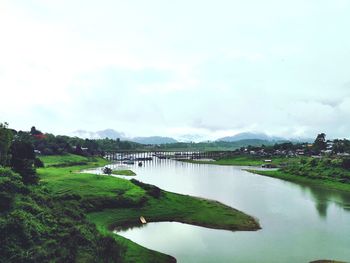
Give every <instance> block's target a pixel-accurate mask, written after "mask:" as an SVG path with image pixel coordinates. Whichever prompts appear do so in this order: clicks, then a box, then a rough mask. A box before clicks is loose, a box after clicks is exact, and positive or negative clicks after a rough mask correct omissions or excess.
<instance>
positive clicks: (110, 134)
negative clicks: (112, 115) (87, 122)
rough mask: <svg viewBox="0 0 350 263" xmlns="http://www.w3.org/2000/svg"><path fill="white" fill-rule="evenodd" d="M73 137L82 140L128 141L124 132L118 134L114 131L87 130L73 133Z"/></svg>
mask: <svg viewBox="0 0 350 263" xmlns="http://www.w3.org/2000/svg"><path fill="white" fill-rule="evenodd" d="M72 135H73V136H77V137H80V138H84V139H85V138H88V139H104V138H109V139H117V138H119V139H121V140H126V139H127V138H126V136H125V134H124V133H123V132H118V131H116V130H113V129H105V130H101V131H97V132H91V131H85V130H77V131H74V132H73V133H72Z"/></svg>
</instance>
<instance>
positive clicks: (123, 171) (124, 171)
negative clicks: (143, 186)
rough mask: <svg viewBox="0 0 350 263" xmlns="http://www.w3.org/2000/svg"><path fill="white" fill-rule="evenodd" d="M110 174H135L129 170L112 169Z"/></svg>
mask: <svg viewBox="0 0 350 263" xmlns="http://www.w3.org/2000/svg"><path fill="white" fill-rule="evenodd" d="M112 174H116V175H124V176H135V175H136V173H135V172H133V171H131V170H113V171H112Z"/></svg>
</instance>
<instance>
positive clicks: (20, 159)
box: [11, 138, 39, 184]
mask: <svg viewBox="0 0 350 263" xmlns="http://www.w3.org/2000/svg"><path fill="white" fill-rule="evenodd" d="M34 161H35V153H34V147H33V144H32V143H31V142H30V141H29V140H24V139H18V138H17V139H16V140H15V141H13V143H12V145H11V167H12V169H13V170H14V171H15V172H17V173H19V174H20V175H21V176H22V179H23V182H24V183H26V184H35V183H37V182H38V180H39V177H38V176H37V174H36V172H35V168H34Z"/></svg>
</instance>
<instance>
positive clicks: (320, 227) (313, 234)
mask: <svg viewBox="0 0 350 263" xmlns="http://www.w3.org/2000/svg"><path fill="white" fill-rule="evenodd" d="M131 167H132V169H133V170H134V171H135V172H136V173H137V179H138V180H141V181H143V182H146V183H151V184H155V185H157V186H159V187H160V188H162V189H165V190H168V191H173V192H177V193H183V194H190V195H195V196H201V197H205V198H209V199H215V200H218V201H221V202H223V203H225V204H227V205H230V206H232V207H234V208H237V209H239V210H241V211H244V212H245V213H248V214H250V215H252V216H254V217H256V218H258V219H259V221H260V224H261V226H262V230H260V231H257V232H231V231H224V230H213V229H207V228H203V227H196V226H191V225H186V224H181V223H173V222H164V223H150V224H147V225H146V226H144V227H141V228H133V229H131V230H127V231H125V232H119V234H120V235H122V236H124V237H126V238H129V239H131V240H133V241H135V242H137V243H139V244H141V245H143V246H145V247H148V248H151V249H154V250H157V251H161V252H164V253H167V254H170V255H172V256H175V257H176V258H177V260H178V262H293V263H294V262H309V261H311V260H316V259H337V260H342V261H350V195H349V194H344V193H340V192H336V191H326V190H324V189H321V188H317V187H310V186H302V185H298V184H294V183H290V182H285V181H282V180H278V179H274V178H269V177H264V176H259V175H254V174H251V173H248V172H245V171H242V170H241V168H239V167H233V166H215V165H204V164H201V165H198V164H188V163H182V162H176V161H169V160H158V161H153V162H149V163H146V164H145V165H144V166H143V167H137V166H136V165H134V166H131Z"/></svg>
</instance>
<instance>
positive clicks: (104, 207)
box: [38, 155, 260, 262]
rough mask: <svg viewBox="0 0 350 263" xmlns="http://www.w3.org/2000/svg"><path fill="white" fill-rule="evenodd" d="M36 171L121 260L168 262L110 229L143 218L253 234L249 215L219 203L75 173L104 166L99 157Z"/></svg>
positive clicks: (57, 162)
mask: <svg viewBox="0 0 350 263" xmlns="http://www.w3.org/2000/svg"><path fill="white" fill-rule="evenodd" d="M42 160H43V161H44V163H45V168H40V169H38V174H39V175H40V178H41V183H42V184H44V185H45V186H46V188H48V189H49V190H50V192H52V193H53V194H54V195H56V196H61V197H65V198H70V197H72V196H73V197H74V198H77V199H79V203H80V204H81V206H82V207H83V209H84V211H86V212H85V213H86V215H87V218H88V219H89V220H90V221H91V222H93V223H94V224H95V225H96V227H97V229H98V230H99V231H100V233H102V234H103V235H106V236H112V237H113V238H114V239H115V240H116V241H117V243H118V244H119V246H120V247H121V248H122V249H121V251H123V254H122V259H123V262H140V259H141V258H142V262H171V261H173V260H174V259H173V258H172V257H169V256H167V255H164V254H161V253H159V252H156V251H152V250H149V249H146V248H144V247H141V246H139V245H137V244H135V243H133V242H131V241H129V240H127V239H125V238H123V237H121V236H118V235H115V234H111V232H110V230H111V229H113V227H117V226H122V225H130V224H137V223H138V221H139V217H140V216H141V215H142V216H144V217H145V218H146V220H147V221H148V222H157V221H177V222H183V223H188V224H194V225H199V226H205V227H210V228H217V229H227V230H257V229H259V228H260V227H259V224H258V223H257V222H256V221H255V220H254V219H253V218H252V217H250V216H248V215H245V214H244V213H242V212H240V211H237V210H235V209H233V208H231V207H228V206H225V205H223V204H221V203H218V202H215V201H210V200H204V199H200V198H195V197H191V196H185V195H179V194H175V193H170V192H166V191H163V190H161V189H159V188H157V187H155V186H152V185H147V184H143V183H141V182H138V181H136V180H132V181H128V180H125V179H121V178H115V177H112V176H105V175H94V174H87V173H78V172H79V171H80V170H82V169H86V168H91V167H97V166H103V165H105V164H106V163H107V162H106V161H105V160H103V159H101V158H85V157H77V156H72V155H68V156H57V157H55V156H50V157H42Z"/></svg>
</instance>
